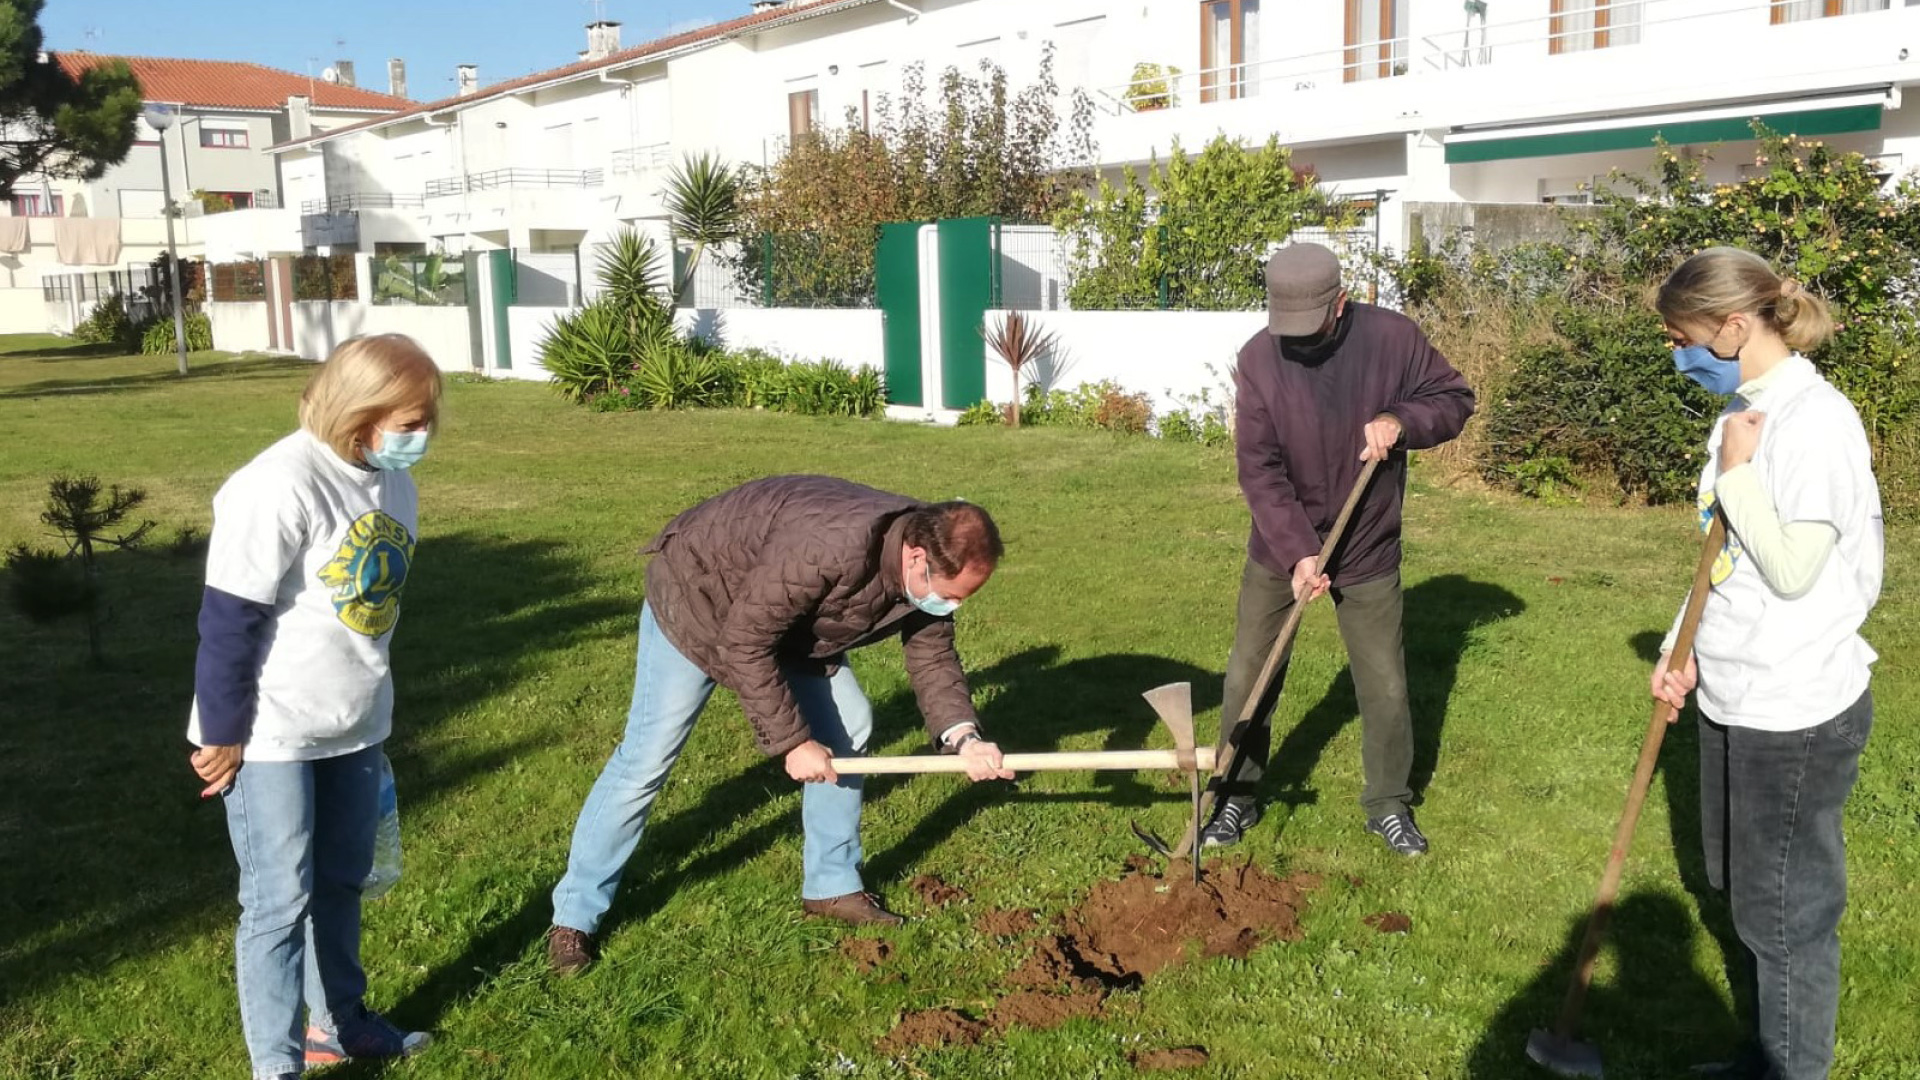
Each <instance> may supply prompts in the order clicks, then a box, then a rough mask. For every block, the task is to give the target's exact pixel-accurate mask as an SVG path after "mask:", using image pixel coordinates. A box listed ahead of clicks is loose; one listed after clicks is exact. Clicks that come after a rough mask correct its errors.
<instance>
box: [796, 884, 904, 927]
mask: <svg viewBox="0 0 1920 1080" xmlns="http://www.w3.org/2000/svg"><path fill="white" fill-rule="evenodd" d="M800 906H801V907H802V908H804V909H806V912H807V914H809V915H812V916H813V917H815V918H818V919H838V920H840V921H841V922H843V923H849V924H851V925H853V926H865V925H867V924H868V923H879V924H881V925H883V926H899V925H900V924H901V923H903V922H906V921H907V920H905V919H903V918H901V917H900V916H898V915H895V914H894V913H893V912H891V911H888V910H887V909H886V908H883V907H881V906H880V898H879V897H878V896H875V895H874V894H872V893H870V892H852V893H848V894H847V895H845V896H835V897H831V898H829V899H826V900H802V901H801V902H800Z"/></svg>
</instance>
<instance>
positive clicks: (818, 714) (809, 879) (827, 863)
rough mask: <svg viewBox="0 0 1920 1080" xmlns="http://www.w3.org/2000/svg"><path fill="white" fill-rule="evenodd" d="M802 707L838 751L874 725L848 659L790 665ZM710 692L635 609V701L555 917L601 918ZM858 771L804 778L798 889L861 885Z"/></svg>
mask: <svg viewBox="0 0 1920 1080" xmlns="http://www.w3.org/2000/svg"><path fill="white" fill-rule="evenodd" d="M787 684H788V685H789V686H791V687H792V688H793V696H794V699H795V700H796V701H797V702H798V703H799V705H800V714H801V716H803V717H804V718H805V719H806V721H807V726H808V727H809V728H810V729H811V730H812V733H813V737H814V738H815V739H816V740H818V741H819V742H820V743H821V744H822V745H824V746H825V747H827V749H829V750H832V751H833V752H834V754H836V755H842V756H844V755H850V754H859V753H862V752H864V751H865V750H866V748H867V736H868V734H870V733H871V732H872V730H873V707H872V706H871V705H870V704H869V703H868V702H867V696H866V695H865V694H864V693H862V692H861V691H860V684H859V682H858V681H856V680H855V679H854V677H853V670H852V669H851V668H849V667H847V666H845V665H841V667H840V668H839V669H838V670H837V671H835V672H834V674H833V675H831V676H823V675H809V674H802V673H798V672H788V673H787ZM711 696H713V680H712V679H709V678H707V676H706V675H705V674H704V673H702V672H701V670H700V669H699V668H697V667H695V666H694V664H693V662H692V661H691V660H688V659H687V658H686V657H685V656H682V655H681V654H680V651H679V650H678V649H675V648H674V647H673V645H672V643H670V642H669V641H668V640H667V636H666V634H664V633H662V632H661V630H660V627H659V624H657V623H655V622H654V620H653V610H652V609H651V608H649V607H646V606H642V607H641V609H640V646H639V650H638V655H637V657H636V659H635V663H634V677H633V706H632V708H631V709H629V710H628V712H627V730H626V734H625V735H624V736H623V737H622V739H621V742H620V745H619V747H618V748H616V749H615V750H614V752H613V758H612V759H611V760H609V761H608V762H607V767H606V768H605V769H603V770H601V773H600V779H599V780H597V781H595V782H594V785H593V791H592V793H590V794H589V795H588V796H587V803H586V806H584V807H582V808H581V810H580V820H579V822H578V823H577V824H576V825H575V826H574V828H573V848H572V850H571V852H570V853H569V854H568V856H567V874H566V877H564V878H562V879H561V880H560V885H559V887H557V888H555V889H554V890H553V921H554V925H556V926H566V927H571V928H573V929H575V930H580V931H584V932H586V933H589V934H591V933H594V932H595V931H597V930H598V929H599V928H600V920H601V918H602V917H604V916H605V915H606V913H607V909H608V908H609V907H611V906H613V896H614V892H615V891H616V890H617V889H618V888H619V886H620V875H621V874H622V873H623V872H624V871H625V870H626V866H627V860H628V859H630V858H632V857H633V851H634V848H635V847H637V846H639V843H640V833H641V830H643V829H645V828H646V825H647V815H648V813H649V812H650V811H651V810H652V809H653V800H654V797H655V796H657V795H658V794H660V789H661V788H662V787H664V786H666V783H667V776H668V774H669V773H670V772H672V771H673V763H674V762H675V761H677V760H678V759H679V757H680V751H681V749H682V748H683V747H685V746H686V744H687V736H688V735H689V734H690V733H691V732H692V731H693V724H694V721H695V720H697V719H699V717H700V711H701V710H702V709H703V708H705V707H706V704H707V699H708V698H709V697H711ZM860 781H861V778H860V777H857V776H843V777H841V778H840V780H839V782H838V783H834V784H807V785H806V786H805V790H804V792H803V793H802V794H801V798H800V821H801V825H802V827H803V828H804V829H805V832H806V842H805V846H804V847H803V849H802V865H803V866H804V868H805V873H804V881H803V882H802V884H801V891H800V895H801V896H802V897H804V898H805V899H808V900H825V899H828V898H830V897H835V896H844V895H846V894H847V893H852V892H859V891H860V889H861V883H860V857H861V856H860V789H861V782H860Z"/></svg>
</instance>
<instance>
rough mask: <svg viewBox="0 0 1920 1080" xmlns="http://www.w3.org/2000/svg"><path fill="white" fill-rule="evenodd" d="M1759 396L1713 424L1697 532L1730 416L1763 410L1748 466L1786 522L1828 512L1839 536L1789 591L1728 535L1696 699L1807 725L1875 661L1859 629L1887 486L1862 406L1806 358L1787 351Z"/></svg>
mask: <svg viewBox="0 0 1920 1080" xmlns="http://www.w3.org/2000/svg"><path fill="white" fill-rule="evenodd" d="M1757 381H1758V380H1757ZM1753 395H1754V399H1753V400H1751V401H1747V400H1743V399H1741V398H1735V399H1734V401H1733V404H1732V406H1730V407H1729V408H1728V410H1727V411H1726V412H1725V413H1723V414H1721V416H1720V419H1719V420H1718V421H1717V422H1715V424H1714V426H1713V435H1712V437H1711V438H1710V439H1709V440H1708V442H1707V465H1706V468H1705V469H1704V470H1703V471H1702V473H1701V477H1700V496H1699V502H1698V507H1699V511H1700V525H1701V528H1702V530H1704V529H1706V527H1707V526H1708V525H1709V524H1710V523H1711V521H1712V511H1713V507H1714V504H1715V501H1716V496H1715V493H1714V486H1715V484H1716V483H1717V482H1718V480H1719V477H1720V439H1721V433H1722V430H1723V429H1724V428H1725V426H1726V421H1727V417H1728V416H1731V415H1733V414H1734V413H1737V412H1742V411H1746V410H1750V409H1751V410H1757V411H1759V412H1763V413H1765V414H1766V422H1765V424H1764V426H1762V428H1761V433H1760V446H1759V449H1758V450H1757V451H1756V452H1755V454H1754V457H1753V462H1752V465H1753V468H1754V469H1756V470H1757V472H1758V475H1759V479H1760V481H1761V483H1762V485H1763V486H1764V487H1765V488H1766V490H1767V493H1768V494H1769V495H1770V496H1771V497H1772V500H1773V505H1774V508H1775V511H1776V512H1777V513H1778V515H1779V518H1780V521H1781V522H1782V523H1783V524H1788V523H1792V522H1796V521H1817V522H1825V523H1827V524H1829V525H1831V526H1833V528H1834V530H1835V531H1836V532H1837V533H1838V534H1839V537H1838V539H1837V540H1836V542H1835V543H1834V546H1833V550H1832V552H1831V553H1830V554H1829V555H1828V556H1827V561H1826V564H1825V565H1824V566H1823V567H1822V568H1821V570H1820V575H1819V577H1818V578H1816V579H1815V581H1814V584H1813V587H1812V588H1810V589H1808V590H1807V591H1806V592H1805V593H1804V594H1802V595H1800V596H1798V597H1795V598H1793V599H1788V598H1786V597H1783V596H1781V595H1780V594H1778V593H1776V592H1774V590H1773V589H1772V587H1771V586H1769V585H1768V584H1767V582H1766V579H1765V578H1764V577H1763V576H1762V575H1761V573H1760V570H1759V568H1758V567H1756V566H1755V565H1754V563H1753V560H1752V559H1750V558H1745V557H1744V555H1745V553H1744V552H1743V551H1742V550H1741V547H1740V540H1739V537H1738V536H1737V535H1734V534H1732V533H1729V535H1728V537H1727V545H1726V547H1725V549H1723V550H1722V551H1721V553H1720V557H1719V558H1718V559H1717V560H1716V561H1715V562H1714V566H1713V587H1712V591H1711V592H1710V593H1709V594H1708V597H1707V605H1706V611H1705V613H1704V614H1703V615H1702V617H1701V620H1700V630H1699V632H1698V634H1697V635H1696V637H1695V639H1694V655H1695V657H1696V658H1697V660H1698V662H1699V674H1700V685H1699V692H1698V693H1699V697H1698V700H1699V704H1700V710H1701V712H1703V713H1705V714H1706V715H1707V717H1708V718H1709V719H1711V720H1713V721H1714V722H1716V723H1719V724H1726V725H1733V726H1739V727H1749V728H1758V729H1762V730H1767V731H1800V730H1804V729H1806V728H1809V727H1813V726H1815V725H1818V724H1822V723H1825V722H1826V721H1828V720H1831V719H1832V718H1833V717H1835V716H1837V715H1838V714H1839V713H1840V712H1841V710H1843V709H1845V708H1846V707H1847V706H1849V705H1852V704H1853V703H1854V701H1856V700H1857V699H1858V698H1859V697H1860V695H1861V694H1863V693H1865V692H1866V689H1867V684H1868V681H1869V677H1870V666H1871V665H1872V664H1873V662H1874V661H1875V660H1877V659H1879V656H1878V654H1876V653H1875V652H1874V651H1873V649H1872V647H1871V646H1869V645H1868V644H1867V642H1866V639H1864V638H1862V637H1861V636H1860V627H1861V624H1863V623H1864V622H1865V621H1866V618H1867V613H1868V612H1870V611H1871V610H1873V605H1874V603H1875V601H1877V600H1878V599H1879V596H1880V581H1881V568H1882V562H1883V558H1884V551H1885V545H1886V539H1885V527H1884V525H1883V523H1882V519H1881V509H1880V489H1879V486H1878V485H1877V484H1876V483H1875V481H1874V477H1873V462H1872V455H1871V452H1870V450H1869V448H1868V443H1867V433H1866V429H1865V428H1864V427H1863V426H1862V425H1861V423H1860V416H1859V414H1858V413H1857V412H1855V411H1854V408H1853V404H1852V403H1851V402H1849V401H1848V400H1847V398H1846V396H1845V395H1843V394H1841V393H1840V392H1839V391H1838V390H1835V389H1834V388H1833V387H1832V386H1831V385H1829V384H1828V383H1827V381H1826V380H1825V379H1822V378H1821V377H1820V374H1819V372H1817V371H1816V370H1814V367H1813V365H1812V364H1811V363H1809V362H1808V361H1807V360H1806V359H1805V358H1803V357H1801V356H1798V355H1795V356H1792V357H1789V358H1788V359H1787V360H1785V361H1783V362H1782V364H1781V366H1780V367H1779V368H1776V369H1775V370H1774V371H1773V372H1769V377H1768V378H1766V379H1765V380H1764V382H1763V384H1762V385H1761V386H1760V387H1759V388H1758V389H1757V390H1755V391H1753Z"/></svg>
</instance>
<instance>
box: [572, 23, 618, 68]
mask: <svg viewBox="0 0 1920 1080" xmlns="http://www.w3.org/2000/svg"><path fill="white" fill-rule="evenodd" d="M619 51H620V24H619V23H617V22H613V21H611V20H608V19H601V20H600V21H598V22H590V23H588V24H587V51H586V52H585V53H583V54H582V55H581V58H582V59H584V60H605V59H606V58H607V57H609V56H612V55H613V54H614V53H617V52H619Z"/></svg>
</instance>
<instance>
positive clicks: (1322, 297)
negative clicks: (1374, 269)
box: [1267, 244, 1340, 337]
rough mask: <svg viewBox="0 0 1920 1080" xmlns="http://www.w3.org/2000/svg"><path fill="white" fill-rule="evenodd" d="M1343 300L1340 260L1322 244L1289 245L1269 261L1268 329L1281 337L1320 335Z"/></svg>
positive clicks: (1275, 253)
mask: <svg viewBox="0 0 1920 1080" xmlns="http://www.w3.org/2000/svg"><path fill="white" fill-rule="evenodd" d="M1338 299H1340V259H1339V256H1336V255H1335V254H1334V253H1333V252H1331V251H1329V250H1327V249H1326V248H1324V247H1322V246H1320V245H1319V244H1288V245H1287V246H1286V247H1283V248H1281V249H1280V250H1279V251H1276V252H1274V253H1273V255H1272V257H1271V258H1269V259H1267V328H1268V329H1269V330H1270V331H1272V332H1273V333H1276V334H1279V335H1280V336H1281V337H1308V336H1310V335H1312V334H1316V333H1319V332H1320V328H1321V327H1323V326H1325V325H1326V324H1327V319H1328V318H1329V317H1330V316H1331V315H1332V314H1333V302H1334V301H1335V300H1338Z"/></svg>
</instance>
